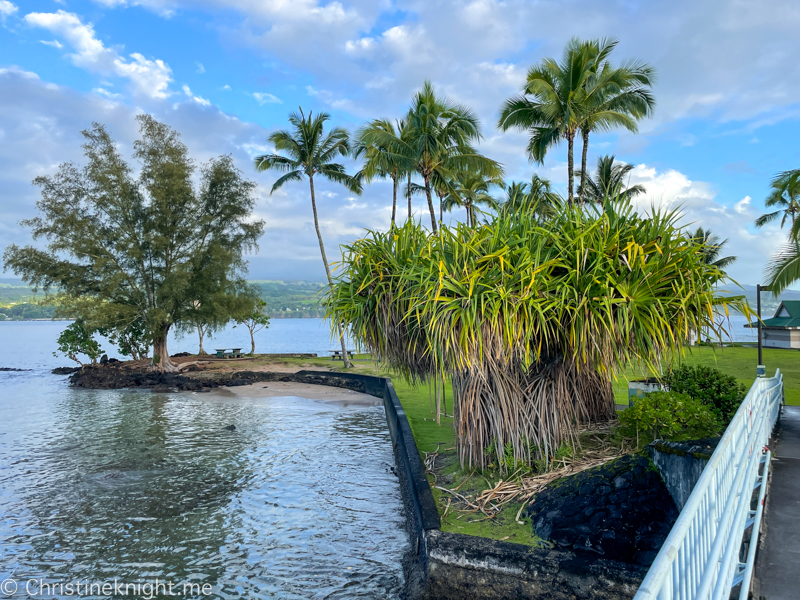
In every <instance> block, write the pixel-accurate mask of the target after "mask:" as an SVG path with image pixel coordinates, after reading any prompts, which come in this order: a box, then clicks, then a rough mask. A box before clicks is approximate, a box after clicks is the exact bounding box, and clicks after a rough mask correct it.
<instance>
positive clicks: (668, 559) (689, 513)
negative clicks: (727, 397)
mask: <svg viewBox="0 0 800 600" xmlns="http://www.w3.org/2000/svg"><path fill="white" fill-rule="evenodd" d="M759 536H760V537H761V539H759ZM759 542H760V543H759ZM751 593H752V596H751ZM750 597H752V598H754V599H755V600H759V599H762V598H763V599H765V600H796V599H797V598H800V407H787V406H785V403H784V394H783V377H782V375H781V373H780V371H776V373H775V376H774V377H762V378H758V379H756V381H755V382H754V383H753V385H752V387H751V388H750V390H749V392H748V393H747V396H746V397H745V399H744V401H743V402H742V405H741V406H740V407H739V410H738V411H737V413H736V415H735V416H734V418H733V420H732V421H731V423H730V425H729V426H728V428H727V429H726V431H725V433H724V435H723V437H722V439H721V440H720V443H719V445H718V446H717V448H716V450H715V451H714V453H713V455H712V456H711V459H710V460H709V462H708V465H707V466H706V467H705V469H704V470H703V473H702V475H701V476H700V479H699V480H698V482H697V484H696V485H695V487H694V489H693V491H692V493H691V495H690V496H689V499H688V501H687V503H686V505H685V507H684V509H683V510H682V511H681V513H680V516H679V517H678V519H677V521H676V522H675V525H674V526H673V528H672V531H671V532H670V534H669V536H668V537H667V539H666V541H665V542H664V545H663V546H662V547H661V551H660V552H659V554H658V556H657V557H656V559H655V561H654V562H653V564H652V566H651V567H650V570H649V571H648V573H647V575H646V576H645V578H644V581H643V582H642V584H641V586H640V587H639V591H638V592H637V594H636V596H635V597H634V600H728V599H729V598H738V599H739V600H747V599H748V598H750Z"/></svg>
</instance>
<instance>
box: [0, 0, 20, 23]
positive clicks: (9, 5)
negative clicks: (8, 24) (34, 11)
mask: <svg viewBox="0 0 800 600" xmlns="http://www.w3.org/2000/svg"><path fill="white" fill-rule="evenodd" d="M18 10H19V8H18V7H17V5H16V4H14V3H13V2H9V1H8V0H0V19H3V20H5V19H6V17H10V16H11V15H13V14H15V13H16V12H17V11H18Z"/></svg>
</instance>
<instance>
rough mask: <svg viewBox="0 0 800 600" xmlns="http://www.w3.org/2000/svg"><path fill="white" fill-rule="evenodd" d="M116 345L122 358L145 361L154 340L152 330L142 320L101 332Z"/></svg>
mask: <svg viewBox="0 0 800 600" xmlns="http://www.w3.org/2000/svg"><path fill="white" fill-rule="evenodd" d="M99 333H100V334H101V335H104V336H106V337H107V338H108V341H109V342H111V343H112V344H114V345H115V346H116V347H117V349H118V350H119V353H120V354H121V355H122V356H130V357H131V358H132V359H133V360H145V359H146V358H147V354H148V352H149V350H150V345H151V344H152V343H153V340H152V338H151V336H150V330H149V329H148V327H147V323H145V322H144V321H143V320H142V319H136V320H134V321H131V322H130V323H128V324H127V325H120V326H117V327H116V328H114V329H111V330H103V329H101V330H100V331H99Z"/></svg>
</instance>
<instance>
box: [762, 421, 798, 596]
mask: <svg viewBox="0 0 800 600" xmlns="http://www.w3.org/2000/svg"><path fill="white" fill-rule="evenodd" d="M770 450H772V464H771V467H770V469H771V472H770V480H771V483H770V485H769V488H767V505H766V511H765V513H764V527H765V528H764V530H763V531H762V535H761V539H762V545H761V548H759V551H758V555H757V558H756V572H755V577H756V582H755V584H756V585H754V586H753V591H754V592H755V593H754V598H755V600H759V598H765V599H766V600H797V599H798V598H800V406H785V407H784V408H783V414H782V415H781V419H780V425H779V426H778V430H777V432H776V434H775V437H774V439H773V440H772V443H771V444H770Z"/></svg>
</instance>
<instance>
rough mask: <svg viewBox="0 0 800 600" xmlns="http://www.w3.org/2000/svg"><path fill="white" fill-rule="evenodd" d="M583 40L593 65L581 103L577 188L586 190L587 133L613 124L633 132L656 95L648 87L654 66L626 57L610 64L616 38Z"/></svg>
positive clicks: (602, 129) (580, 194)
mask: <svg viewBox="0 0 800 600" xmlns="http://www.w3.org/2000/svg"><path fill="white" fill-rule="evenodd" d="M584 43H585V44H586V45H587V47H588V48H589V51H590V53H591V54H592V56H593V66H592V70H591V74H590V75H589V77H588V78H587V80H586V83H585V92H586V98H585V101H584V102H583V107H582V108H583V112H584V116H583V121H582V122H581V127H580V130H581V137H582V138H583V148H582V154H581V170H580V178H581V180H580V184H579V188H578V189H579V190H586V181H585V178H586V177H587V176H588V173H587V171H586V157H587V153H588V149H589V133H590V132H592V131H608V130H610V129H613V128H615V127H624V128H625V129H627V130H628V131H631V132H633V133H636V131H638V126H637V123H636V122H637V120H639V119H641V118H643V117H646V116H650V115H651V114H652V112H653V108H654V107H655V98H653V95H652V94H651V93H650V89H649V88H650V87H651V86H652V85H653V83H655V69H654V68H653V67H651V66H650V65H648V64H647V63H645V62H640V61H629V62H627V63H625V64H623V65H622V66H621V67H612V66H611V64H610V63H609V62H608V60H607V59H608V55H609V54H610V53H611V51H612V50H613V49H614V48H616V46H617V43H618V42H617V40H615V39H612V38H606V39H602V40H593V41H590V42H584ZM578 195H579V196H580V198H581V200H583V194H582V193H581V192H579V193H578Z"/></svg>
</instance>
